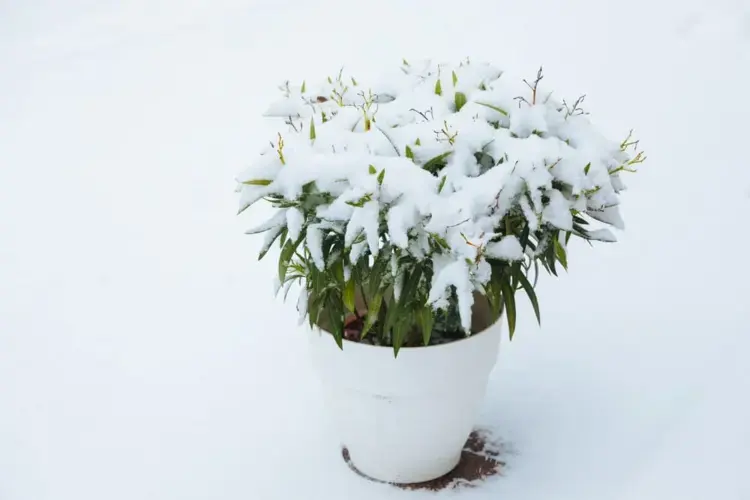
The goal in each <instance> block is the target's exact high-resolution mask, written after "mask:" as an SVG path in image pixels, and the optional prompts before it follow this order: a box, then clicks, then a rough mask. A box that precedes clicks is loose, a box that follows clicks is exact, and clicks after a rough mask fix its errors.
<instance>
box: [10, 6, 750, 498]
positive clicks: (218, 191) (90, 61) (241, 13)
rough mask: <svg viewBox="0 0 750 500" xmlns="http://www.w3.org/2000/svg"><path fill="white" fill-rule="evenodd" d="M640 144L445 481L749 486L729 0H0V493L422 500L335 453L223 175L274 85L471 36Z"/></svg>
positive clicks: (734, 49)
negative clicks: (476, 448) (468, 468)
mask: <svg viewBox="0 0 750 500" xmlns="http://www.w3.org/2000/svg"><path fill="white" fill-rule="evenodd" d="M467 55H468V56H471V57H472V58H474V59H477V60H480V59H484V60H490V61H492V62H494V63H496V64H497V65H499V66H501V67H504V68H507V69H508V70H509V71H510V72H512V73H514V74H518V75H522V76H533V75H534V73H535V71H536V69H537V67H538V66H539V65H540V64H542V65H544V68H545V75H546V77H545V81H546V82H547V83H548V84H551V85H554V87H555V88H556V89H557V92H558V95H562V96H568V97H573V98H575V97H576V96H577V95H578V94H580V93H586V94H587V98H586V105H587V109H588V110H589V111H590V112H591V114H592V116H591V117H592V119H593V120H594V121H595V122H596V123H597V124H598V125H599V126H600V127H601V128H602V129H603V130H604V131H605V132H606V133H607V134H608V135H609V136H611V137H613V138H619V137H621V136H624V135H625V134H627V131H628V130H629V129H630V128H631V127H634V128H635V129H636V133H637V135H638V138H640V139H641V144H642V145H643V147H644V148H645V149H646V151H647V153H648V156H649V159H648V161H647V162H646V164H644V166H643V168H642V169H641V172H640V173H638V174H636V175H631V176H629V177H627V178H626V181H627V183H628V186H629V188H630V190H629V191H628V192H627V193H626V196H625V197H624V198H625V199H624V206H623V214H624V216H625V221H626V225H627V231H626V232H625V233H622V234H620V235H619V237H620V243H617V244H615V245H610V246H608V245H605V244H599V245H597V246H596V247H595V248H589V247H588V246H587V245H585V244H584V245H578V248H576V249H574V250H575V251H573V252H571V255H570V257H569V262H570V269H571V272H570V274H569V275H565V276H562V277H561V278H560V279H557V280H553V279H552V278H547V279H543V280H542V282H541V284H540V288H539V292H538V293H539V298H540V301H541V303H542V322H543V323H542V328H539V327H537V326H536V324H535V320H534V317H533V314H532V312H531V309H530V307H528V306H527V304H526V302H525V301H524V299H523V298H521V303H522V304H524V305H523V309H522V310H521V311H519V312H520V314H521V319H520V323H519V327H518V329H517V333H516V337H515V338H514V341H513V343H512V344H510V343H508V342H507V341H506V342H504V344H503V346H502V348H501V355H500V359H499V362H498V365H497V368H496V370H495V372H494V374H493V377H492V383H491V387H490V389H489V393H488V397H487V404H486V407H485V409H484V411H483V414H482V417H481V422H480V423H481V424H482V425H483V426H489V427H491V428H492V429H493V430H494V432H495V435H496V436H498V437H500V438H501V439H502V440H503V441H505V442H506V443H508V445H509V446H510V447H512V449H513V450H514V453H513V454H512V455H508V456H507V457H506V459H507V461H508V468H507V470H506V471H505V476H504V477H502V478H497V479H493V480H492V481H491V482H489V483H487V484H484V485H482V486H481V487H479V488H477V489H473V490H463V491H461V492H459V493H458V497H459V498H461V499H485V498H487V499H489V498H493V499H495V498H513V499H517V500H524V499H538V498H540V499H541V498H544V499H547V498H552V499H576V500H586V499H592V500H593V499H596V500H600V499H613V500H630V499H633V500H642V499H651V498H653V499H667V498H680V499H707V500H708V499H722V500H735V499H736V500H740V499H748V498H750V480H748V479H747V473H746V470H747V468H748V467H750V458H748V449H750V431H749V430H748V428H749V427H750V373H748V368H747V366H748V364H747V361H746V360H747V358H748V356H750V326H748V322H749V321H750V305H749V304H750V301H749V299H750V286H749V285H748V280H749V278H750V271H748V267H747V264H746V261H747V258H746V254H747V245H748V244H749V243H750V236H748V232H747V227H748V226H747V220H748V213H750V160H749V156H748V153H747V149H745V148H746V147H747V134H748V132H749V131H750V128H749V126H748V121H747V116H749V113H750V105H749V104H748V100H747V96H746V93H747V90H746V89H748V88H750V4H748V3H747V1H746V0H714V1H708V0H691V1H683V2H673V1H669V0H650V1H646V0H633V1H631V2H627V3H622V2H596V1H594V0H570V1H567V2H552V1H542V0H525V1H523V2H517V1H516V2H510V1H505V0H503V1H499V0H496V1H488V0H485V1H483V2H480V1H473V0H464V1H462V2H445V1H438V0H433V1H431V2H427V1H412V2H404V1H401V0H387V1H385V0H384V1H379V2H370V3H364V2H354V1H351V0H348V1H347V0H340V1H333V0H326V1H316V2H303V1H301V0H274V1H270V0H269V1H264V2H260V1H255V2H242V1H239V0H235V1H223V2H220V1H213V2H212V1H209V0H196V1H192V2H181V1H178V0H157V1H153V0H152V1H147V0H140V1H129V2H114V1H107V2H94V1H84V0H69V1H67V2H52V1H51V0H46V1H45V0H28V1H24V2H2V3H0V71H1V72H0V499H1V500H68V499H70V500H89V499H92V500H94V499H95V500H100V499H107V500H119V499H123V500H125V499H127V500H131V499H144V500H145V499H155V500H156V499H163V500H168V499H180V500H185V499H212V500H213V499H227V500H229V499H259V500H275V499H279V500H291V499H303V500H317V499H325V500H338V499H352V498H356V499H358V500H368V499H379V498H408V499H418V498H427V497H431V496H433V495H428V494H426V493H415V492H403V491H400V490H394V489H392V488H390V487H386V486H382V485H375V484H372V483H369V482H367V481H365V480H363V479H360V478H359V477H357V476H356V475H354V474H352V473H351V472H350V471H349V470H348V469H347V468H346V466H345V465H344V463H343V462H342V460H341V459H340V455H339V453H338V450H337V448H336V446H335V441H334V440H333V438H332V435H331V429H330V428H328V427H327V424H326V420H325V419H324V417H323V413H322V412H323V409H322V406H321V401H320V397H319V389H318V386H317V381H316V380H315V378H314V374H313V373H312V372H311V370H310V366H309V363H308V359H307V352H306V349H307V344H306V342H305V341H304V338H303V334H302V330H301V329H299V328H298V327H297V326H296V314H295V311H294V310H293V303H289V304H283V303H281V301H277V300H274V299H273V298H272V293H271V292H272V278H271V277H272V274H273V262H272V260H268V261H263V262H262V263H260V264H258V263H257V262H256V260H255V255H256V250H257V247H258V245H259V244H260V239H259V238H252V237H248V236H244V235H243V234H242V233H243V230H244V229H245V228H246V227H249V226H251V225H252V223H253V222H254V219H255V218H259V217H260V212H259V211H258V210H254V211H253V212H252V214H250V215H249V217H244V216H243V217H235V216H234V213H235V211H236V208H237V199H236V197H235V194H234V193H233V188H234V184H233V178H234V175H235V174H236V173H237V172H238V171H239V170H241V169H242V168H243V167H244V166H245V165H246V164H247V163H248V161H249V159H250V158H251V157H252V155H254V154H255V153H256V151H257V146H258V145H259V144H261V143H262V142H263V141H265V140H267V139H268V137H267V136H266V135H265V132H264V126H265V124H264V123H263V122H262V121H261V120H260V118H259V115H260V113H261V112H262V111H263V108H264V107H265V105H266V104H267V103H268V102H269V100H270V99H271V98H273V97H275V96H276V95H277V93H276V92H277V91H276V85H277V84H279V83H281V82H282V81H283V80H284V79H286V78H290V79H293V80H295V81H301V80H302V79H303V78H311V79H316V78H319V77H320V76H324V75H326V74H329V73H330V74H333V73H335V72H336V71H337V70H338V68H339V66H340V65H341V64H347V66H348V67H350V68H351V69H352V71H353V72H354V74H361V75H363V78H364V76H366V75H367V74H368V72H370V71H372V70H377V69H379V68H380V67H383V66H385V65H393V64H397V63H398V61H400V60H401V57H406V58H407V59H408V58H420V57H430V56H434V57H436V58H439V59H458V58H463V57H465V56H467Z"/></svg>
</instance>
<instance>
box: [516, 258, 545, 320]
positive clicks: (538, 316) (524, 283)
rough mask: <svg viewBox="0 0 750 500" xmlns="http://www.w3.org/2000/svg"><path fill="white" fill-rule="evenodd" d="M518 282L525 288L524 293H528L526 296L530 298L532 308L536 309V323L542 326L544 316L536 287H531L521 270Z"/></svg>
mask: <svg viewBox="0 0 750 500" xmlns="http://www.w3.org/2000/svg"><path fill="white" fill-rule="evenodd" d="M517 276H518V282H519V283H521V286H522V287H523V289H524V291H525V292H526V295H527V296H528V297H529V301H530V302H531V307H533V308H534V314H535V315H536V321H537V323H539V324H540V325H541V324H542V316H541V314H540V312H539V301H538V300H537V298H536V292H535V291H534V287H533V286H531V283H530V282H529V279H528V278H527V277H526V275H525V274H524V273H523V271H522V270H521V269H518V274H517Z"/></svg>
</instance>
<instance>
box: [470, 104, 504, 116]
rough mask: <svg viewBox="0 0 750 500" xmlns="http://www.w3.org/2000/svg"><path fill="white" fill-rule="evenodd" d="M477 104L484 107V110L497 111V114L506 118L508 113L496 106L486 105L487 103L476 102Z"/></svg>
mask: <svg viewBox="0 0 750 500" xmlns="http://www.w3.org/2000/svg"><path fill="white" fill-rule="evenodd" d="M477 104H479V105H480V106H484V107H486V108H490V109H492V110H494V111H497V112H498V113H500V114H501V115H505V116H508V112H507V111H505V110H504V109H502V108H500V107H498V106H494V105H492V104H487V103H485V102H478V103H477Z"/></svg>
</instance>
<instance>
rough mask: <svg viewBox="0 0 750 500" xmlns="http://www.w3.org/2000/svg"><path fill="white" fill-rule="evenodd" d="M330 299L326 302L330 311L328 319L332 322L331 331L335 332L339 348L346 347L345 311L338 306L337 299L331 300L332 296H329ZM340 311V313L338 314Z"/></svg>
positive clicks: (328, 311) (334, 336) (334, 335)
mask: <svg viewBox="0 0 750 500" xmlns="http://www.w3.org/2000/svg"><path fill="white" fill-rule="evenodd" d="M328 299H329V300H327V301H326V302H327V304H326V310H327V313H328V321H329V322H330V323H331V330H333V331H332V332H331V333H332V334H333V338H334V339H335V340H336V345H338V346H339V349H341V350H343V349H344V318H343V314H341V313H343V311H339V310H338V308H337V307H336V304H335V301H334V300H331V296H330V295H329V297H328ZM337 313H339V314H337Z"/></svg>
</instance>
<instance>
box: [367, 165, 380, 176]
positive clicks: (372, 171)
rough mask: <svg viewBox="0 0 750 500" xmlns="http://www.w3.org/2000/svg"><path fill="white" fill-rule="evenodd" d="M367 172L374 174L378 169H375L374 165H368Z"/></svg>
mask: <svg viewBox="0 0 750 500" xmlns="http://www.w3.org/2000/svg"><path fill="white" fill-rule="evenodd" d="M369 172H370V173H371V174H373V175H374V174H376V173H378V171H377V170H376V169H375V167H374V166H373V165H370V168H369Z"/></svg>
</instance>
